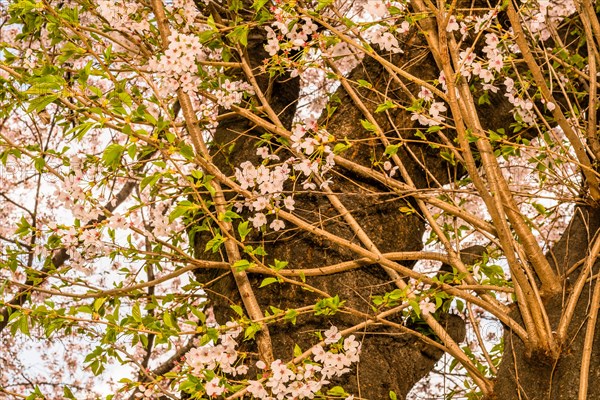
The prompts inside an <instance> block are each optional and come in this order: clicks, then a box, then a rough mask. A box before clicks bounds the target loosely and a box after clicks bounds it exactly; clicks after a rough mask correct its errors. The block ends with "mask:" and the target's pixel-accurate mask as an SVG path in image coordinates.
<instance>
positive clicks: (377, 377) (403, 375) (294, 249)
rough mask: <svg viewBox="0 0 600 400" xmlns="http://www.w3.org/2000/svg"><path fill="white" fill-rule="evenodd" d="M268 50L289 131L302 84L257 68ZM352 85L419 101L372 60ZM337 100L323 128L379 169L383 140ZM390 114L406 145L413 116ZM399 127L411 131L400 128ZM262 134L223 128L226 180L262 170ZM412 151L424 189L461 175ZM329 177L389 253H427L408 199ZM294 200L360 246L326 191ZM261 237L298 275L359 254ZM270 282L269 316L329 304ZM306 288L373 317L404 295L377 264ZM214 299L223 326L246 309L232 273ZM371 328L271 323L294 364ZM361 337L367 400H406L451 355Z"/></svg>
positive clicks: (275, 94)
mask: <svg viewBox="0 0 600 400" xmlns="http://www.w3.org/2000/svg"><path fill="white" fill-rule="evenodd" d="M411 40H412V43H410V45H409V46H408V48H407V51H406V53H405V55H403V56H399V57H396V58H394V59H393V62H395V63H397V65H402V64H403V63H405V62H407V60H411V59H412V58H414V57H416V56H417V55H418V53H420V52H422V50H421V49H419V47H418V46H417V45H422V44H423V43H422V41H421V39H420V38H419V37H417V36H413V37H412V38H411ZM262 45H263V43H255V44H253V45H251V48H250V49H249V51H248V54H249V55H250V58H251V62H252V65H253V67H255V72H256V74H257V75H258V80H259V84H260V85H261V87H262V88H263V90H265V89H266V88H267V87H271V89H270V90H265V92H269V93H271V97H270V104H271V106H272V107H273V109H274V110H275V111H276V112H277V113H281V115H280V118H281V120H282V123H283V124H284V125H285V126H286V128H289V127H290V125H291V117H292V116H293V112H294V110H295V101H296V100H297V97H298V79H290V78H289V77H287V76H280V77H277V78H275V79H271V80H268V79H267V78H266V77H265V76H264V75H261V74H260V72H259V68H257V67H258V66H260V65H262V60H263V58H266V54H265V53H264V51H263V50H262ZM428 62H431V60H428ZM435 68H436V67H435V65H434V64H433V62H431V64H430V65H427V66H425V68H424V65H423V64H421V65H418V66H415V67H414V68H411V69H410V70H411V72H413V73H415V74H418V75H419V76H420V77H421V78H423V79H433V78H434V75H435V74H437V71H436V69H435ZM350 79H351V80H354V81H356V80H358V79H364V80H368V81H369V82H371V83H372V85H373V86H374V87H375V88H376V89H378V90H381V92H384V91H387V93H388V95H391V96H395V97H396V98H398V99H401V100H402V101H404V102H407V103H408V104H410V101H409V100H408V99H407V98H406V95H405V94H404V93H402V92H401V91H400V89H399V88H395V87H394V86H393V84H391V83H390V78H389V75H388V74H387V73H386V72H385V70H384V69H383V67H381V65H379V64H378V63H376V62H374V61H373V60H371V59H366V60H364V62H363V63H362V65H361V67H359V68H357V69H356V70H355V71H354V72H353V73H352V75H351V76H350ZM411 89H412V90H414V92H416V91H417V90H418V89H415V88H414V87H411ZM374 93H375V92H373V91H370V90H361V91H360V95H361V96H362V98H363V101H364V102H365V103H366V104H367V106H368V108H369V109H370V111H371V112H373V111H374V109H375V108H376V106H377V104H379V103H381V102H383V101H384V100H383V99H378V98H377V95H376V94H374ZM390 93H391V94H390ZM337 95H338V97H339V98H340V99H341V103H340V107H339V108H338V110H337V111H336V112H335V113H334V114H333V116H331V118H329V119H325V118H323V119H322V120H321V123H322V124H324V125H326V126H327V129H328V131H329V132H330V133H332V134H334V135H335V136H336V137H340V138H341V137H347V138H348V139H349V140H357V139H360V140H361V141H360V142H357V144H355V145H354V146H353V147H352V148H351V149H350V150H349V151H348V152H347V153H345V154H344V156H345V157H347V158H349V159H351V160H353V161H355V162H358V163H360V164H362V165H365V166H369V167H370V166H371V165H372V159H373V158H374V157H381V155H382V154H383V151H384V147H383V146H382V145H381V143H380V142H379V139H377V138H376V137H375V136H369V134H368V132H366V131H365V129H363V128H362V126H361V124H360V119H363V118H364V116H363V115H362V114H361V111H360V110H359V109H358V108H357V107H356V106H355V105H354V104H353V103H352V100H351V99H350V98H349V96H348V95H347V94H346V93H345V92H344V91H343V89H340V90H338V93H337ZM390 116H391V121H392V122H393V125H392V124H391V123H390V119H388V117H387V116H386V115H385V114H380V115H377V119H378V123H379V124H380V125H381V126H382V127H383V128H384V130H385V131H386V132H388V136H389V137H390V138H391V139H399V138H400V136H399V135H400V134H402V135H403V136H404V137H405V138H410V139H412V138H413V136H412V135H413V132H414V131H413V130H412V129H410V127H412V126H413V121H411V120H410V113H408V112H406V111H397V110H395V111H392V112H390ZM395 127H401V128H402V129H395ZM407 128H408V129H407ZM261 133H263V132H261V131H260V130H258V129H255V128H254V127H252V126H251V125H250V124H249V123H247V122H246V121H244V120H241V119H232V120H227V121H224V122H223V123H221V124H220V126H219V128H218V130H217V132H216V134H215V136H214V140H213V143H212V146H213V149H214V155H215V158H214V161H215V164H216V165H217V166H218V167H219V168H221V170H222V171H223V172H225V173H227V174H231V173H232V172H233V166H235V165H239V164H240V163H241V162H243V161H247V160H250V161H252V162H253V163H255V164H258V163H259V162H260V161H259V159H258V157H257V156H256V154H255V149H256V147H255V144H256V137H257V136H259V135H260V134H261ZM232 143H235V145H234V146H233V147H231V144H232ZM411 150H412V151H413V153H414V154H416V155H417V158H418V159H419V161H418V162H416V161H415V160H414V159H413V158H412V156H411V155H410V154H409V153H407V152H406V150H405V149H404V148H401V149H400V152H399V155H400V157H401V159H402V161H403V162H404V163H405V165H406V168H407V170H408V171H409V173H410V174H411V176H412V177H413V179H414V181H415V183H416V184H417V186H419V187H420V188H424V187H428V186H430V184H431V181H430V179H431V176H434V177H435V179H437V180H438V182H441V183H445V182H448V181H449V180H450V179H452V177H453V176H454V175H455V174H454V172H452V171H451V169H449V167H448V165H447V164H445V162H443V160H441V158H440V157H439V155H438V151H439V150H435V149H432V148H431V147H430V146H428V145H411ZM419 163H421V164H423V165H424V166H425V167H426V168H427V170H428V171H429V173H430V174H432V175H429V176H428V175H427V174H426V173H425V171H424V170H423V168H422V167H421V166H420V165H419ZM330 175H331V176H332V178H333V184H332V189H333V191H334V192H335V193H339V198H340V199H341V201H342V203H343V204H344V206H345V207H346V208H347V209H348V210H349V211H350V212H351V213H352V214H353V216H354V217H355V218H356V220H357V221H358V222H359V223H360V225H361V227H362V229H364V231H365V232H366V233H367V234H368V235H369V237H371V238H372V239H373V241H374V243H375V245H376V246H377V247H378V249H379V250H380V251H381V252H383V253H385V252H393V251H410V250H420V249H421V248H422V247H423V243H422V236H423V233H424V230H425V223H424V222H423V219H422V217H421V216H420V215H418V214H412V215H406V214H403V213H401V212H399V209H400V207H402V206H406V205H407V201H408V200H407V199H402V198H399V197H398V196H397V195H395V194H393V193H390V192H389V189H388V188H385V187H383V186H381V185H378V184H377V183H375V182H369V181H366V180H364V179H361V178H359V177H356V176H353V175H352V174H350V173H349V172H348V171H344V170H342V169H340V168H335V170H334V172H333V173H332V174H330ZM290 189H291V188H290ZM295 200H296V204H295V207H296V211H295V214H296V215H298V216H301V217H302V218H303V219H305V220H306V221H308V222H310V223H313V224H316V225H318V226H319V227H320V228H322V229H325V230H327V231H329V232H331V233H334V234H336V235H338V236H340V237H343V238H344V239H347V240H349V241H351V242H353V243H355V244H360V242H359V241H358V239H356V237H355V234H354V232H353V231H352V230H351V229H350V228H349V227H348V226H347V224H346V223H345V222H344V221H343V220H342V218H341V217H340V215H339V214H338V212H337V211H336V210H335V209H334V207H333V206H332V205H331V203H330V201H329V200H328V199H327V198H326V197H325V196H324V195H323V194H320V193H319V192H318V191H317V192H313V193H307V194H302V195H297V196H296V197H295ZM253 239H254V240H255V242H254V243H250V244H253V245H258V244H261V245H263V247H264V248H265V249H266V251H267V253H268V256H266V257H265V263H267V264H268V263H272V262H273V260H274V259H278V260H285V261H289V262H290V266H289V267H290V268H315V267H319V266H325V265H331V264H335V263H338V262H343V261H348V260H352V259H355V258H356V255H354V254H352V253H351V252H350V251H348V250H347V249H345V248H342V247H340V246H338V245H335V244H333V243H331V242H329V241H326V240H323V239H320V238H318V237H316V236H314V235H312V234H310V233H306V232H302V231H298V230H296V229H289V230H286V231H284V232H278V233H274V232H271V233H267V234H265V235H264V236H255V237H254V238H253ZM206 240H208V236H207V235H202V234H199V235H198V236H197V245H196V246H197V247H196V248H197V256H198V257H208V256H209V255H208V254H207V253H203V250H204V245H205V241H206ZM406 265H407V266H410V265H412V264H411V263H407V264H406ZM219 273H222V271H215V272H214V273H212V272H204V271H199V272H198V273H197V278H198V280H199V281H200V282H211V281H213V279H215V277H217V276H218V275H219ZM262 278H263V277H262V276H257V275H253V276H251V282H252V284H253V287H254V288H255V293H256V296H257V299H258V301H259V303H260V305H261V307H262V308H263V309H267V307H268V306H274V307H277V308H279V309H283V310H286V309H289V308H298V307H302V306H307V305H311V304H314V303H315V302H316V301H318V300H319V298H320V297H319V296H318V295H317V294H315V293H311V292H308V291H306V290H303V289H302V288H300V287H299V286H295V285H289V284H272V285H269V286H267V287H264V288H261V289H258V287H259V285H260V282H261V281H262ZM306 282H307V283H308V284H309V285H311V286H314V287H316V288H318V289H319V290H322V291H325V292H327V293H329V294H330V295H331V296H335V295H338V296H339V297H340V299H342V300H343V301H345V302H346V305H347V306H349V307H352V308H354V309H355V310H358V311H360V312H363V313H365V314H370V313H372V310H371V306H370V297H371V296H372V295H382V294H384V293H385V292H389V291H391V290H393V289H395V286H394V285H393V284H392V283H390V278H389V277H388V276H387V275H386V273H385V272H384V271H383V269H382V268H381V267H380V266H378V265H377V264H374V265H369V266H366V267H363V268H361V269H358V270H354V271H349V272H345V273H338V274H335V275H330V276H323V277H307V278H306ZM207 293H208V295H209V297H210V299H211V302H212V305H213V307H214V310H215V315H216V317H217V319H218V320H219V322H221V323H223V322H225V321H227V319H228V318H231V317H233V312H232V310H231V308H230V306H231V305H232V304H238V305H239V304H240V300H239V296H238V294H237V290H236V287H235V283H234V281H233V279H231V276H229V275H226V276H223V277H222V278H220V279H217V280H216V281H214V283H213V284H211V285H209V286H208V287H207ZM439 318H440V321H441V322H442V324H443V325H445V326H446V327H447V329H448V331H449V333H450V334H451V335H452V336H453V337H454V339H455V340H457V341H460V340H462V338H463V337H464V335H465V331H464V322H463V321H462V319H460V318H459V317H457V316H452V315H441V316H440V317H439ZM390 320H391V321H395V322H399V323H402V321H401V320H400V319H399V318H390ZM362 321H364V319H363V318H360V317H357V316H353V315H349V314H345V313H338V314H336V315H333V316H330V317H327V318H324V317H317V316H313V315H310V314H308V315H307V314H304V315H300V316H299V317H298V319H297V322H296V324H295V325H292V324H289V323H288V324H276V325H270V334H271V339H272V341H273V350H274V353H275V357H276V358H281V359H284V360H285V359H290V358H291V357H292V353H291V352H292V349H293V348H294V345H295V344H298V345H300V346H301V348H302V349H303V350H306V349H307V348H308V347H309V346H310V345H311V344H314V343H316V341H317V339H316V337H315V336H314V335H313V332H315V331H317V330H322V329H323V328H324V327H327V326H329V324H333V325H336V326H338V327H339V328H340V329H342V328H347V327H350V326H353V325H356V324H358V323H360V322H362ZM359 336H360V340H361V341H362V343H363V352H362V356H361V361H360V363H359V364H358V366H357V367H356V368H355V370H354V371H353V373H352V374H348V375H346V376H347V377H346V378H345V379H344V380H343V381H341V382H339V383H340V384H342V385H343V387H344V388H346V389H347V390H348V391H349V392H351V393H355V394H360V396H361V397H362V398H366V399H384V398H387V397H388V394H389V392H390V390H393V391H395V392H396V393H397V395H398V397H399V398H404V397H405V396H406V394H407V393H408V392H409V391H410V389H411V388H412V387H413V386H414V384H415V383H416V382H417V381H418V380H420V379H421V378H422V377H423V376H425V375H426V374H427V373H429V371H430V370H431V369H432V368H433V365H434V364H435V363H436V362H437V361H438V360H439V358H440V357H441V356H442V352H441V351H440V350H438V349H436V348H434V347H432V346H430V345H426V344H424V343H423V342H421V341H420V340H418V339H416V338H415V337H414V336H412V335H409V334H398V332H397V331H395V332H394V331H392V330H390V329H388V328H385V327H383V326H374V327H369V329H368V330H366V331H364V332H361V333H360V334H359Z"/></svg>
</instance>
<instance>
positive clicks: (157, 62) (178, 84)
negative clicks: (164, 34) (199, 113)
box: [148, 32, 206, 93]
mask: <svg viewBox="0 0 600 400" xmlns="http://www.w3.org/2000/svg"><path fill="white" fill-rule="evenodd" d="M204 59H206V52H205V51H204V49H203V46H202V44H201V43H200V39H198V37H197V36H196V35H194V34H184V33H179V32H173V33H172V34H171V35H170V36H169V47H168V48H167V50H166V51H165V52H164V54H162V55H157V56H155V57H153V58H151V59H150V60H149V61H148V67H149V68H150V69H151V70H152V71H156V72H157V73H158V77H160V78H162V79H163V82H164V85H163V87H162V90H163V91H165V92H166V93H172V92H174V91H176V90H178V89H179V88H182V89H183V90H184V91H185V92H187V93H195V92H197V90H198V86H199V82H198V80H199V78H198V76H197V74H198V67H197V66H196V62H197V61H201V60H204Z"/></svg>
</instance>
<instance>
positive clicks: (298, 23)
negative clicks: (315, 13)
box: [265, 6, 318, 56]
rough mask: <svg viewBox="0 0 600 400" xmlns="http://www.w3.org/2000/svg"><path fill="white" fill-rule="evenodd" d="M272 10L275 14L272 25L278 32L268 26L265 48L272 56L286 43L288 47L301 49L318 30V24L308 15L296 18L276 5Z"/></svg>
mask: <svg viewBox="0 0 600 400" xmlns="http://www.w3.org/2000/svg"><path fill="white" fill-rule="evenodd" d="M271 11H272V12H273V15H274V16H275V22H273V24H272V26H273V27H274V28H275V29H277V32H276V31H275V30H274V29H273V28H270V27H266V31H267V44H266V45H265V50H267V52H268V53H269V55H271V56H274V55H275V54H277V52H278V51H279V50H280V49H281V47H282V45H284V43H285V47H286V49H292V50H298V49H301V48H302V47H304V46H306V45H307V44H308V42H309V39H310V37H311V35H312V34H313V33H315V32H316V31H317V28H318V27H317V25H316V24H315V23H314V22H312V20H311V19H310V18H308V17H304V18H301V19H299V20H295V19H294V17H293V16H292V15H290V14H289V13H288V12H286V11H285V10H283V9H282V8H278V7H276V6H273V7H272V8H271ZM292 24H293V25H292Z"/></svg>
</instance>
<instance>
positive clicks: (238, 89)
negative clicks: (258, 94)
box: [215, 79, 254, 110]
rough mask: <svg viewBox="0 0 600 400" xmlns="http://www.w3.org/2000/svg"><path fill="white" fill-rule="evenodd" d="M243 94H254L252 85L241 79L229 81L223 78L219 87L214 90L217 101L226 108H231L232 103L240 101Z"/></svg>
mask: <svg viewBox="0 0 600 400" xmlns="http://www.w3.org/2000/svg"><path fill="white" fill-rule="evenodd" d="M244 94H246V95H250V96H253V95H254V89H253V88H252V85H250V84H249V83H247V82H243V81H233V82H231V81H230V80H229V79H225V81H224V82H223V84H222V85H221V87H220V89H217V90H216V91H215V97H216V98H217V103H218V104H219V105H220V106H221V107H224V108H225V109H227V110H229V109H231V106H232V105H234V104H239V103H241V102H242V99H243V97H244Z"/></svg>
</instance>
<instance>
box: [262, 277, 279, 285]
mask: <svg viewBox="0 0 600 400" xmlns="http://www.w3.org/2000/svg"><path fill="white" fill-rule="evenodd" d="M277 281H278V279H277V278H275V277H272V276H270V277H268V278H265V279H263V281H262V282H261V284H260V286H259V287H265V286H267V285H270V284H271V283H275V282H277Z"/></svg>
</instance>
